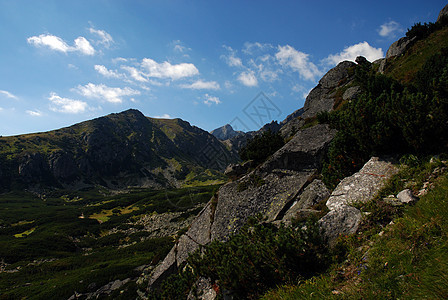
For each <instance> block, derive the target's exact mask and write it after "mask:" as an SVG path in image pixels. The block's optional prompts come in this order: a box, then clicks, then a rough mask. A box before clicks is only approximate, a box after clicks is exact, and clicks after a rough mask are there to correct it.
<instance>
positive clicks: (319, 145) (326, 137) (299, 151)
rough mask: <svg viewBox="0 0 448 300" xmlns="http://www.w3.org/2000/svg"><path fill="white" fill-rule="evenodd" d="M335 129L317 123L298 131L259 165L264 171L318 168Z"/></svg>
mask: <svg viewBox="0 0 448 300" xmlns="http://www.w3.org/2000/svg"><path fill="white" fill-rule="evenodd" d="M335 134H336V131H335V130H333V129H330V127H329V126H328V125H326V124H319V125H316V126H313V127H310V128H307V129H304V130H301V131H299V132H298V133H297V134H296V135H295V136H294V137H293V138H292V140H291V141H289V142H288V143H287V144H286V145H284V146H283V147H282V148H280V149H279V150H278V151H277V152H275V153H274V155H273V156H272V157H271V158H269V159H268V160H267V161H266V163H264V164H263V166H261V170H262V171H264V172H270V171H272V170H274V169H289V170H295V171H298V170H306V169H319V168H320V162H321V161H322V158H323V155H324V153H325V152H326V150H327V148H328V146H329V144H330V142H331V141H332V139H333V137H334V136H335Z"/></svg>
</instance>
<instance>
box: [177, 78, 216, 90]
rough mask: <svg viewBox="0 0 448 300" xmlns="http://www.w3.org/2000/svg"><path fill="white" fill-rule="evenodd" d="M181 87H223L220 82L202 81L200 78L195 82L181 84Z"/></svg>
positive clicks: (200, 88)
mask: <svg viewBox="0 0 448 300" xmlns="http://www.w3.org/2000/svg"><path fill="white" fill-rule="evenodd" d="M180 87H181V88H183V89H192V90H219V89H220V88H221V87H220V86H219V83H217V82H216V81H202V80H198V81H195V82H193V83H192V84H181V85H180Z"/></svg>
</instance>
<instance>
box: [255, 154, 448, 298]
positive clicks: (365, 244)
mask: <svg viewBox="0 0 448 300" xmlns="http://www.w3.org/2000/svg"><path fill="white" fill-rule="evenodd" d="M446 167H447V166H446V165H443V164H441V163H440V161H437V162H434V163H419V164H416V165H414V166H413V167H410V166H403V167H402V168H401V171H400V173H399V174H397V175H396V176H395V177H394V178H392V180H391V181H390V182H389V184H388V185H387V186H386V187H385V188H384V189H383V190H382V191H381V192H380V194H379V195H378V197H376V198H375V199H374V200H372V201H371V202H369V203H366V204H365V205H362V206H361V207H360V208H361V209H362V210H363V211H365V212H370V214H368V215H367V216H366V217H365V218H364V220H363V222H362V225H361V227H360V229H359V233H358V234H356V235H353V236H348V237H343V238H341V239H340V241H339V243H338V245H337V247H336V249H335V250H336V251H335V252H333V254H334V253H337V251H338V250H339V251H340V252H339V253H341V254H342V257H343V258H344V259H343V260H341V259H339V261H344V262H343V263H337V264H334V265H333V266H332V267H331V268H329V270H328V271H327V272H325V273H323V274H321V275H318V276H315V277H313V278H311V279H308V280H303V281H301V282H299V284H298V285H285V286H283V287H281V288H278V289H276V290H273V291H271V292H269V293H267V294H266V295H265V296H264V297H263V299H283V300H287V299H446V297H447V295H448V278H447V276H446V270H447V269H448V255H447V253H448V252H447V249H448V225H447V224H446V222H445V220H446V218H448V208H447V207H448V172H447V170H446ZM443 170H444V171H443ZM426 180H429V182H430V185H434V186H435V188H434V189H432V190H431V191H429V192H428V194H426V195H425V196H423V197H421V199H420V200H419V201H418V202H417V203H416V204H415V206H407V207H403V206H400V207H396V206H392V205H390V204H388V203H385V202H384V200H382V199H383V197H384V196H386V195H388V194H394V193H396V192H398V191H399V190H400V189H402V188H404V187H408V188H413V189H416V188H418V187H419V186H421V184H422V182H423V181H426ZM391 220H393V223H390V221H391Z"/></svg>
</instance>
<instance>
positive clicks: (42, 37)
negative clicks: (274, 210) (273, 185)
mask: <svg viewBox="0 0 448 300" xmlns="http://www.w3.org/2000/svg"><path fill="white" fill-rule="evenodd" d="M446 4H447V3H446V1H438V0H427V1H421V0H407V1H390V0H389V1H383V0H377V1H359V0H358V1H344V0H341V1H319V0H316V1H309V0H306V1H302V0H297V1H284V0H277V1H264V0H259V1H255V0H252V1H249V0H238V1H234V0H226V1H214V0H209V1H200V0H198V1H192V0H188V1H187V0H185V1H180V0H179V1H175V0H164V1H162V0H160V1H159V0H153V1H152V0H146V1H144V0H89V1H85V0H76V1H73V0H0V40H1V42H0V135H3V136H9V135H18V134H25V133H34V132H42V131H49V130H54V129H58V128H62V127H67V126H70V125H73V124H75V123H79V122H82V121H86V120H90V119H93V118H96V117H100V116H104V115H107V114H110V113H118V112H121V111H124V110H127V109H130V108H134V109H138V110H140V111H141V112H142V113H143V114H144V115H145V116H148V117H156V118H181V119H183V120H186V121H188V122H190V123H191V124H192V125H195V126H198V127H200V128H202V129H204V130H207V131H210V130H213V129H215V128H217V127H220V126H223V125H225V124H231V125H232V126H233V127H234V128H235V129H237V130H243V131H248V130H257V129H258V128H260V127H261V126H262V125H263V124H264V123H267V122H270V121H271V120H277V121H279V122H280V121H282V120H283V119H284V118H285V117H286V116H287V115H289V114H290V113H292V112H293V111H295V110H297V109H299V108H301V107H303V104H304V102H305V98H306V96H307V94H308V93H309V91H310V90H311V89H312V88H313V87H315V86H316V85H317V84H318V81H319V79H320V78H321V77H322V76H323V75H324V74H325V73H326V72H327V71H328V70H330V69H331V68H333V67H334V66H336V65H337V64H338V63H339V62H341V61H343V60H354V59H355V58H356V57H357V56H358V55H362V56H365V57H366V58H367V59H368V60H370V61H374V60H376V59H379V58H382V57H384V56H385V54H386V51H387V49H388V48H389V46H390V44H392V43H393V42H394V41H395V40H397V39H398V38H400V37H402V36H404V35H405V33H406V31H407V29H408V28H410V27H411V26H412V25H413V24H415V23H417V22H422V23H423V22H435V20H436V19H437V16H438V13H439V11H440V10H441V9H442V8H443V7H444V6H445V5H446Z"/></svg>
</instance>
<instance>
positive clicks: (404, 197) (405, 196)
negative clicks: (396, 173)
mask: <svg viewBox="0 0 448 300" xmlns="http://www.w3.org/2000/svg"><path fill="white" fill-rule="evenodd" d="M397 199H398V200H399V201H400V202H401V203H411V202H414V201H416V200H417V198H416V197H415V196H414V195H413V194H412V191H411V190H410V189H405V190H402V191H401V192H399V193H398V195H397Z"/></svg>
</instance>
